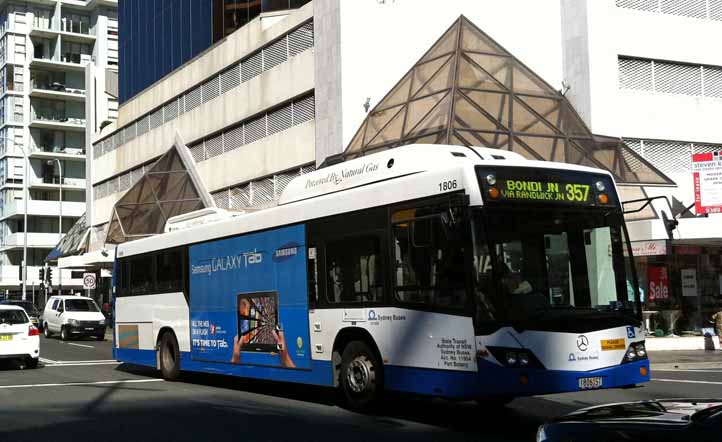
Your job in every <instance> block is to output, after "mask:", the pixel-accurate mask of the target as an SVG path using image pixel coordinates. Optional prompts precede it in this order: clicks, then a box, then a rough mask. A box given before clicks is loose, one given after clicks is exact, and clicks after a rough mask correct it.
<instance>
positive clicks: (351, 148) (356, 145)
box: [346, 119, 368, 155]
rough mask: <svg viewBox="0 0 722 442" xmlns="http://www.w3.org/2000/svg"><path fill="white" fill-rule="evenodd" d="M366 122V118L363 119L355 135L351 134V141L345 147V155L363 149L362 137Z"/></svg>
mask: <svg viewBox="0 0 722 442" xmlns="http://www.w3.org/2000/svg"><path fill="white" fill-rule="evenodd" d="M367 124H368V119H366V120H364V122H363V124H362V125H361V127H359V129H358V130H357V131H356V135H354V136H353V139H352V140H351V143H349V145H348V147H347V148H346V155H350V154H352V153H358V152H361V151H363V146H364V145H363V139H364V134H365V133H366V125H367Z"/></svg>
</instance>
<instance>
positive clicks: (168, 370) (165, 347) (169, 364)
mask: <svg viewBox="0 0 722 442" xmlns="http://www.w3.org/2000/svg"><path fill="white" fill-rule="evenodd" d="M160 372H161V374H162V375H163V379H166V380H169V381H177V380H178V379H180V350H179V349H178V341H177V340H176V338H175V335H174V334H173V333H171V332H166V333H165V334H164V335H163V337H162V338H161V340H160Z"/></svg>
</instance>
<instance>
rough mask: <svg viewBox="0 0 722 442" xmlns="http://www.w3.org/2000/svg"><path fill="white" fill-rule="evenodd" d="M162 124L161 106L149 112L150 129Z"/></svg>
mask: <svg viewBox="0 0 722 442" xmlns="http://www.w3.org/2000/svg"><path fill="white" fill-rule="evenodd" d="M161 124H163V108H160V109H158V110H157V111H155V112H153V113H152V114H150V130H153V129H155V128H157V127H160V125H161Z"/></svg>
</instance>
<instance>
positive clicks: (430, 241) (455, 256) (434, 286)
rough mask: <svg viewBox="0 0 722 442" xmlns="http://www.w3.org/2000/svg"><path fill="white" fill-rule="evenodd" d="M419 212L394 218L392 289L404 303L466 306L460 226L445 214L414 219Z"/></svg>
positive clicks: (399, 213)
mask: <svg viewBox="0 0 722 442" xmlns="http://www.w3.org/2000/svg"><path fill="white" fill-rule="evenodd" d="M419 215H420V211H416V210H413V209H412V210H405V211H402V212H397V213H396V214H394V217H393V219H394V220H403V221H402V222H396V223H394V224H393V235H394V255H395V259H396V266H395V270H396V272H395V274H394V285H395V287H396V299H397V300H398V301H400V302H403V303H411V304H423V305H430V306H438V307H446V308H464V307H465V306H466V303H467V300H466V284H465V272H464V268H465V258H464V256H465V251H464V242H463V241H461V236H462V234H461V232H460V230H461V229H462V228H463V227H462V226H463V223H461V222H458V218H455V217H453V216H450V215H449V214H448V213H446V212H442V213H439V214H433V215H427V216H424V217H423V218H415V217H418V216H419Z"/></svg>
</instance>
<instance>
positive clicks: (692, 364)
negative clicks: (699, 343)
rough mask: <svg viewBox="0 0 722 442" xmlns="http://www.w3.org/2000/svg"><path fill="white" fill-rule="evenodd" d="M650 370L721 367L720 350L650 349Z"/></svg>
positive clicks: (721, 354) (721, 353)
mask: <svg viewBox="0 0 722 442" xmlns="http://www.w3.org/2000/svg"><path fill="white" fill-rule="evenodd" d="M648 355H649V362H650V365H651V369H652V370H655V369H657V370H704V369H713V368H722V351H720V350H706V351H705V350H686V351H650V352H648Z"/></svg>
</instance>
